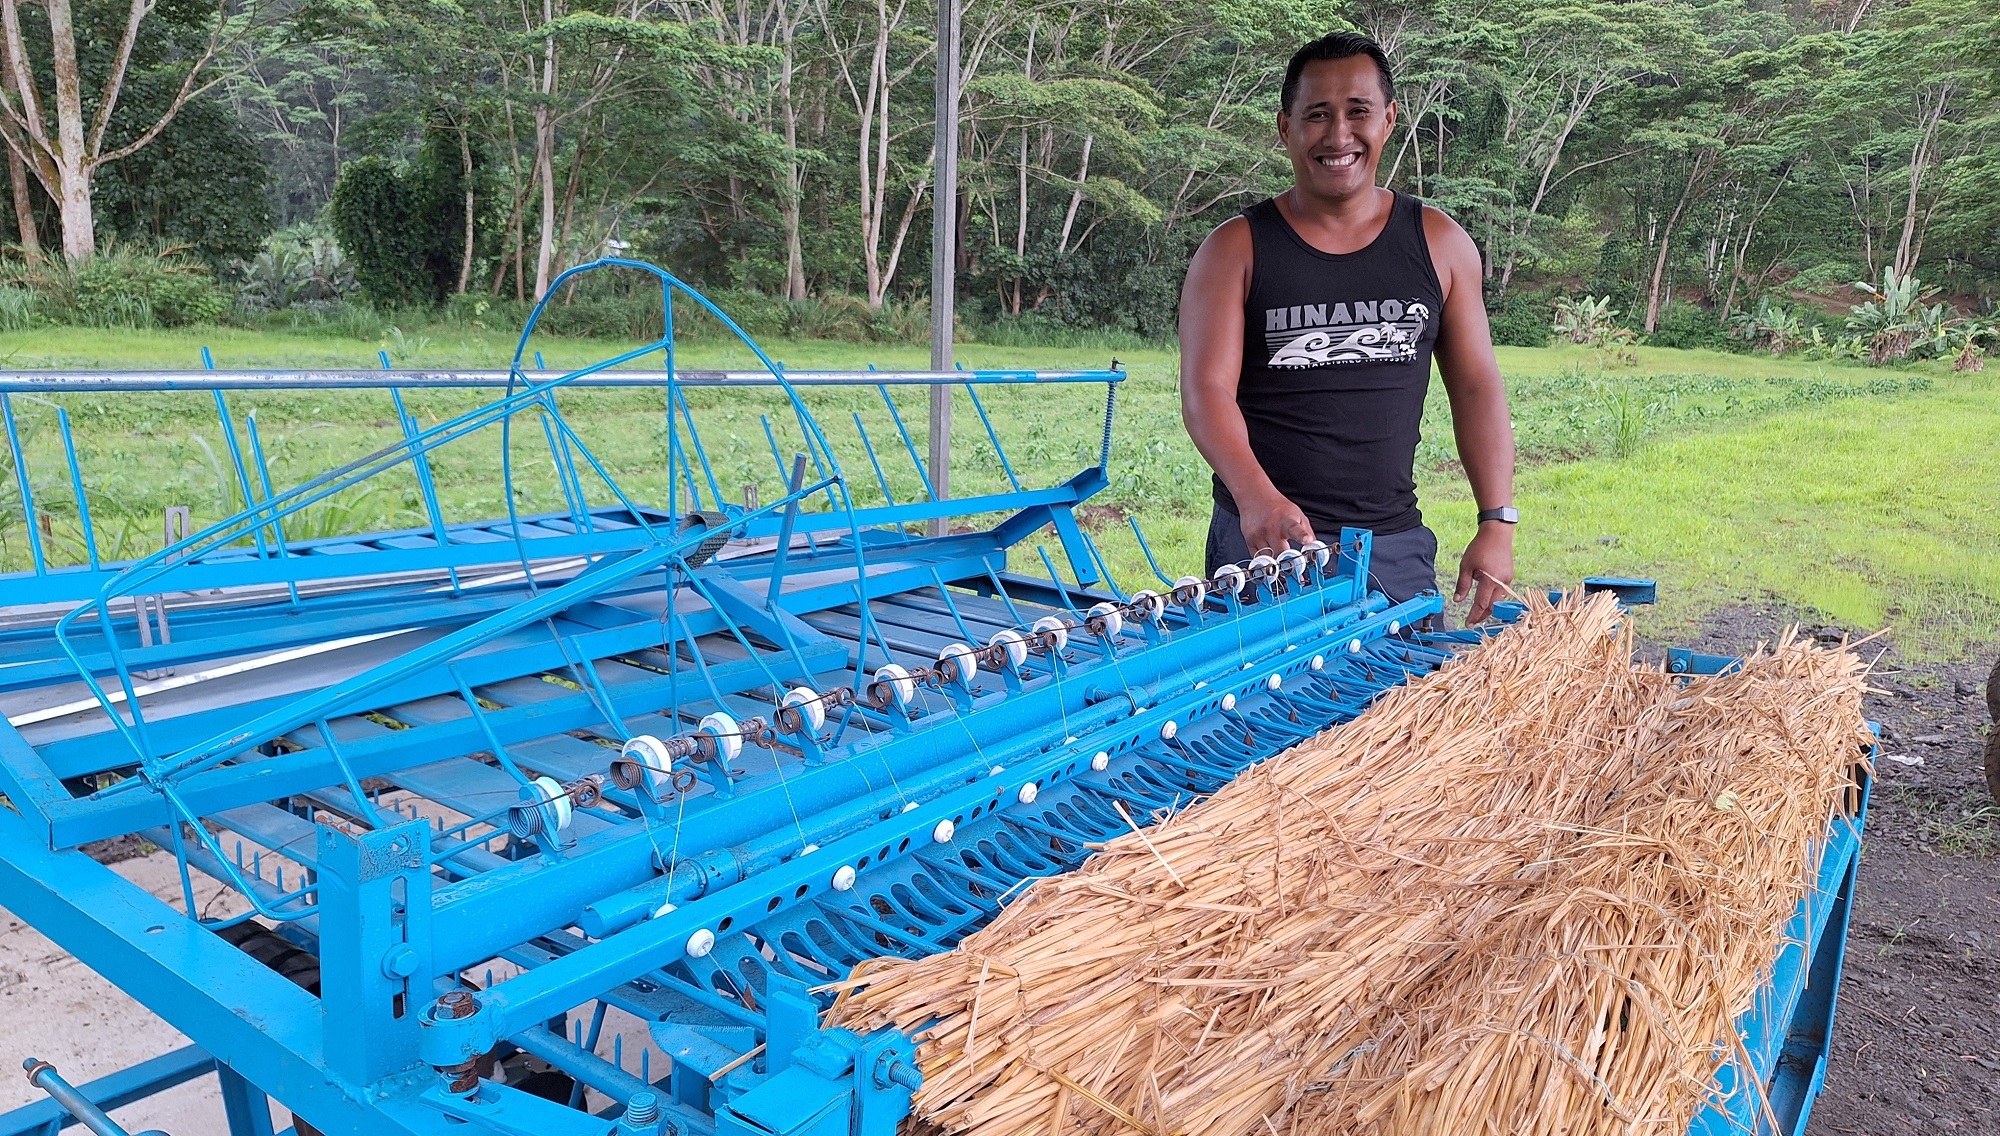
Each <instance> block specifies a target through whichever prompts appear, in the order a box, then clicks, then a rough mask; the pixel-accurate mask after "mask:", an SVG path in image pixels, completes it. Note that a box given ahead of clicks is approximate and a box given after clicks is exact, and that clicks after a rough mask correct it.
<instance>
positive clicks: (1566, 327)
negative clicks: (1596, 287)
mask: <svg viewBox="0 0 2000 1136" xmlns="http://www.w3.org/2000/svg"><path fill="white" fill-rule="evenodd" d="M1554 311H1555V317H1554V319H1553V320H1552V321H1551V323H1550V325H1549V330H1550V331H1552V332H1553V333H1554V334H1555V335H1556V337H1557V338H1559V339H1562V340H1564V341H1566V342H1569V343H1577V344H1581V345H1583V346H1585V347H1596V348H1600V349H1601V348H1614V349H1616V348H1624V347H1627V346H1630V345H1631V343H1632V341H1633V340H1634V339H1635V338H1637V334H1636V333H1635V332H1634V331H1633V330H1632V329H1631V328H1629V327H1625V326H1623V325H1621V324H1620V323H1619V322H1618V317H1619V315H1620V314H1621V313H1620V312H1619V311H1618V309H1617V308H1614V307H1612V306H1611V297H1609V296H1581V297H1571V296H1564V297H1562V298H1561V299H1558V300H1557V301H1556V302H1555V309H1554Z"/></svg>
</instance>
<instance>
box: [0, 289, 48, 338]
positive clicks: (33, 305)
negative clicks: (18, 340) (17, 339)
mask: <svg viewBox="0 0 2000 1136" xmlns="http://www.w3.org/2000/svg"><path fill="white" fill-rule="evenodd" d="M41 314H42V297H41V296H40V295H39V294H38V293H36V292H35V291H34V290H33V289H31V288H21V287H17V286H15V285H12V284H0V331H26V330H28V329H29V328H31V327H33V326H35V324H36V323H38V322H39V321H40V319H41Z"/></svg>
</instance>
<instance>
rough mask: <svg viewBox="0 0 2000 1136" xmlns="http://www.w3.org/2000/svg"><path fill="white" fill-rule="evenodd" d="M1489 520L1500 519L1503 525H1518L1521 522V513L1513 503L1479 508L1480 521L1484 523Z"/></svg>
mask: <svg viewBox="0 0 2000 1136" xmlns="http://www.w3.org/2000/svg"><path fill="white" fill-rule="evenodd" d="M1488 521H1499V522H1500V523H1501V524H1503V525H1518V524H1520V523H1521V513H1520V511H1519V510H1517V509H1515V508H1514V506H1512V505H1502V506H1500V507H1499V508H1498V509H1481V510H1479V523H1480V524H1482V525H1483V524H1485V523H1486V522H1488Z"/></svg>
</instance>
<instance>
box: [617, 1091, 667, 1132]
mask: <svg viewBox="0 0 2000 1136" xmlns="http://www.w3.org/2000/svg"><path fill="white" fill-rule="evenodd" d="M659 1119H660V1098H659V1097H657V1096H655V1095H653V1094H652V1093H649V1092H637V1093H633V1094H632V1099H631V1100H628V1101H626V1102H625V1123H627V1124H632V1125H639V1124H654V1123H657V1122H658V1121H659Z"/></svg>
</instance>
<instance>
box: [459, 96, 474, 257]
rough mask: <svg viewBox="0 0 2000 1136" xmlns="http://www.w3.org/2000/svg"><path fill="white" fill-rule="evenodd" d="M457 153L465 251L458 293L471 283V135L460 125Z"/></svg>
mask: <svg viewBox="0 0 2000 1136" xmlns="http://www.w3.org/2000/svg"><path fill="white" fill-rule="evenodd" d="M458 155H459V159H460V161H461V162H462V164H463V166H464V169H465V252H464V254H463V255H461V256H460V257H459V259H458V294H459V295H461V296H463V295H465V290H466V289H467V288H468V287H470V286H471V284H472V239H473V228H472V216H473V214H472V205H473V201H472V135H471V133H470V131H469V130H468V129H467V128H465V127H463V126H461V127H460V128H459V131H458Z"/></svg>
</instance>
